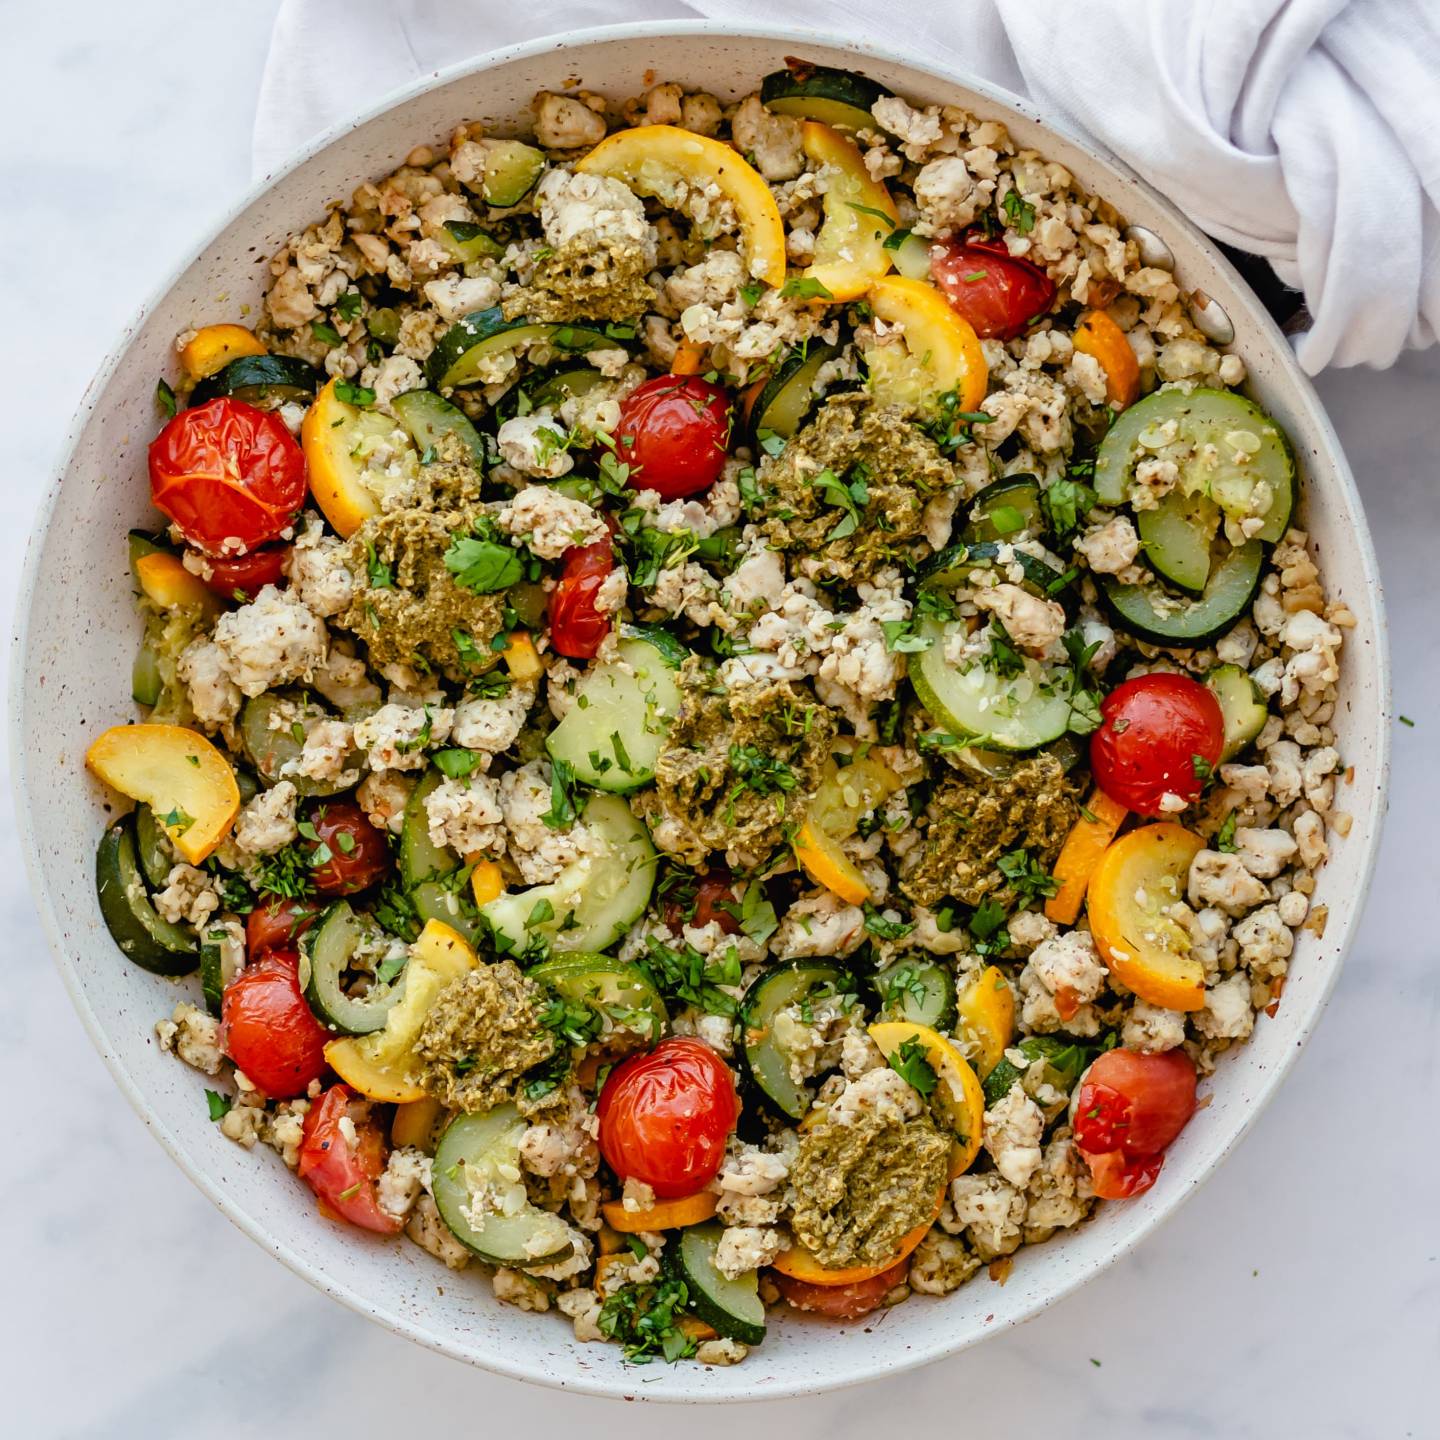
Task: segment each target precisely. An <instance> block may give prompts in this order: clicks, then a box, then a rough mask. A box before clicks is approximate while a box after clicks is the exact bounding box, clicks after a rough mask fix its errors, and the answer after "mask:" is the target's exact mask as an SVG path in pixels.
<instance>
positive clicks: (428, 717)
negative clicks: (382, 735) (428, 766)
mask: <svg viewBox="0 0 1440 1440" xmlns="http://www.w3.org/2000/svg"><path fill="white" fill-rule="evenodd" d="M434 725H435V717H434V716H433V715H432V714H431V713H430V707H429V706H428V705H427V706H426V707H425V718H424V720H423V721H421V724H420V729H419V730H418V731H417V732H416V734H415V736H414V738H413V739H410V740H399V741H397V742H396V744H395V748H396V749H397V750H398V751H399V752H400V753H401V754H402V755H413V754H414V753H415V752H416V751H417V750H423V749H424V748H425V747H426V746H427V745H428V744H429V743H430V735H431V733H432V731H433V729H434Z"/></svg>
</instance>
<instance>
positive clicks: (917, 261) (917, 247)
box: [885, 230, 930, 280]
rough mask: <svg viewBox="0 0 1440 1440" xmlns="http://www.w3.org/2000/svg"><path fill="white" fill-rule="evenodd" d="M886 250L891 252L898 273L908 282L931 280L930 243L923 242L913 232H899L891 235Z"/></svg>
mask: <svg viewBox="0 0 1440 1440" xmlns="http://www.w3.org/2000/svg"><path fill="white" fill-rule="evenodd" d="M890 240H891V241H893V242H894V243H893V244H892V243H890V242H889V241H887V242H886V245H885V248H886V249H887V250H888V251H889V252H890V255H891V258H892V260H893V262H894V265H895V269H896V271H897V272H898V273H899V274H901V275H903V276H904V277H905V278H906V279H907V280H928V279H929V278H930V242H929V241H928V240H922V239H921V238H920V236H918V235H917V234H916V233H915V232H914V231H913V230H906V231H904V232H903V233H902V232H901V231H899V230H897V231H895V232H894V234H892V235H891V237H890Z"/></svg>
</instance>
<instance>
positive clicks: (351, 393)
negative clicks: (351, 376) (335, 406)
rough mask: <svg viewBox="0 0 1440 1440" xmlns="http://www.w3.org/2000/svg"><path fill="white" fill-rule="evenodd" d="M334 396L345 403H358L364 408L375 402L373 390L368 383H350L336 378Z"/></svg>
mask: <svg viewBox="0 0 1440 1440" xmlns="http://www.w3.org/2000/svg"><path fill="white" fill-rule="evenodd" d="M335 398H336V399H337V400H339V401H341V402H343V403H344V404H346V405H358V406H359V407H360V408H361V409H362V410H364V409H366V408H368V407H369V406H371V405H373V404H374V403H375V392H374V391H373V390H372V389H370V387H369V386H368V385H352V384H351V383H350V382H349V381H348V380H337V381H336V382H335Z"/></svg>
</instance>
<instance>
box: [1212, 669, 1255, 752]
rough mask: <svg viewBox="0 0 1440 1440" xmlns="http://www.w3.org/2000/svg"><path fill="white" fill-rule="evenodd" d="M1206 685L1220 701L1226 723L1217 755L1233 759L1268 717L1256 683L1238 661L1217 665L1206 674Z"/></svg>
mask: <svg viewBox="0 0 1440 1440" xmlns="http://www.w3.org/2000/svg"><path fill="white" fill-rule="evenodd" d="M1205 684H1206V686H1207V687H1208V688H1209V689H1210V690H1211V691H1212V692H1213V693H1214V695H1215V698H1216V699H1217V700H1218V701H1219V702H1220V714H1221V715H1222V717H1223V718H1224V723H1225V743H1224V746H1223V747H1222V749H1221V751H1220V759H1221V760H1222V761H1224V760H1233V759H1234V758H1235V757H1236V756H1237V755H1238V754H1239V753H1240V752H1241V751H1242V750H1243V749H1244V748H1245V747H1246V746H1247V745H1249V744H1250V743H1251V742H1252V741H1253V740H1254V739H1255V737H1256V736H1257V735H1259V733H1260V732H1261V731H1262V730H1263V729H1264V728H1265V722H1266V720H1268V719H1269V718H1270V711H1269V709H1268V708H1267V707H1266V704H1265V697H1264V695H1262V694H1261V693H1260V689H1259V687H1258V686H1257V685H1256V684H1255V682H1254V681H1253V680H1252V679H1251V678H1250V677H1249V675H1247V674H1246V673H1245V671H1243V670H1242V669H1241V668H1240V667H1239V666H1238V665H1217V666H1216V667H1215V669H1213V670H1212V671H1211V672H1210V673H1209V674H1208V675H1207V676H1206V677H1205Z"/></svg>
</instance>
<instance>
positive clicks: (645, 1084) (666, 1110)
mask: <svg viewBox="0 0 1440 1440" xmlns="http://www.w3.org/2000/svg"><path fill="white" fill-rule="evenodd" d="M596 1114H597V1115H598V1117H599V1120H600V1153H601V1154H602V1155H604V1157H605V1159H606V1161H607V1162H608V1164H609V1166H610V1168H611V1169H612V1170H613V1171H614V1172H615V1173H616V1174H617V1175H618V1176H619V1177H620V1178H621V1179H622V1180H639V1181H642V1182H644V1183H645V1184H647V1185H649V1186H650V1187H651V1188H652V1189H653V1190H654V1191H655V1194H656V1195H657V1196H659V1197H660V1198H661V1199H675V1198H677V1197H679V1196H681V1195H691V1194H693V1193H694V1192H695V1191H696V1190H702V1189H704V1187H705V1186H706V1185H707V1184H709V1182H710V1181H711V1180H713V1179H714V1178H715V1174H716V1172H717V1171H718V1170H719V1169H720V1163H721V1161H722V1160H724V1158H725V1141H726V1139H727V1138H728V1137H729V1134H730V1132H731V1131H732V1130H733V1129H734V1128H735V1121H736V1120H737V1119H738V1118H739V1115H740V1103H739V1101H738V1099H737V1098H736V1095H735V1082H734V1080H733V1079H732V1077H731V1075H730V1070H729V1068H728V1067H727V1066H726V1064H725V1062H724V1061H723V1060H722V1059H721V1058H720V1057H719V1056H718V1055H717V1054H716V1053H715V1052H714V1051H713V1050H712V1049H710V1047H709V1046H708V1045H703V1044H701V1043H700V1041H698V1040H688V1039H685V1038H679V1039H673V1040H662V1041H661V1042H660V1044H658V1045H657V1046H656V1047H655V1048H654V1049H653V1050H651V1051H649V1052H648V1053H647V1054H643V1055H632V1056H631V1057H630V1058H629V1059H628V1060H626V1061H625V1062H624V1063H623V1064H620V1065H617V1066H616V1067H615V1069H614V1070H612V1071H611V1072H610V1075H609V1077H608V1078H607V1079H606V1081H605V1088H604V1089H603V1090H602V1091H601V1092H600V1100H599V1103H598V1105H597V1106H596Z"/></svg>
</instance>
